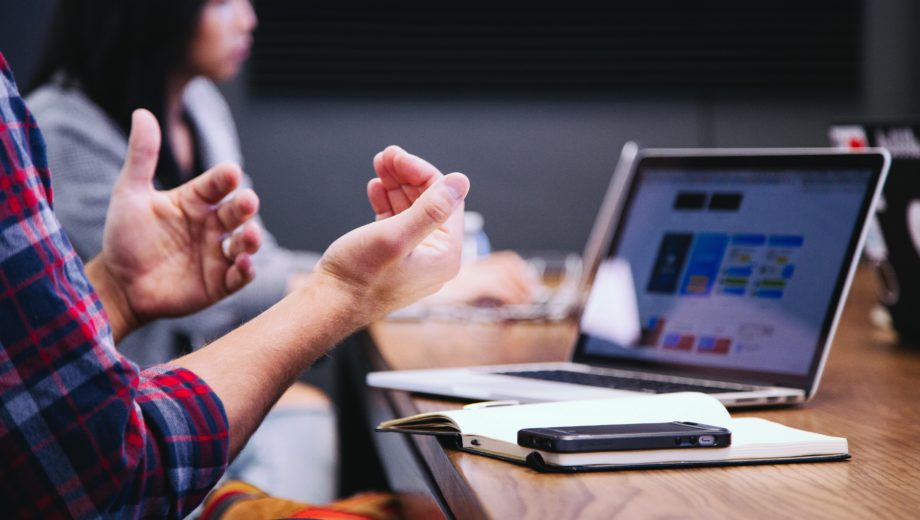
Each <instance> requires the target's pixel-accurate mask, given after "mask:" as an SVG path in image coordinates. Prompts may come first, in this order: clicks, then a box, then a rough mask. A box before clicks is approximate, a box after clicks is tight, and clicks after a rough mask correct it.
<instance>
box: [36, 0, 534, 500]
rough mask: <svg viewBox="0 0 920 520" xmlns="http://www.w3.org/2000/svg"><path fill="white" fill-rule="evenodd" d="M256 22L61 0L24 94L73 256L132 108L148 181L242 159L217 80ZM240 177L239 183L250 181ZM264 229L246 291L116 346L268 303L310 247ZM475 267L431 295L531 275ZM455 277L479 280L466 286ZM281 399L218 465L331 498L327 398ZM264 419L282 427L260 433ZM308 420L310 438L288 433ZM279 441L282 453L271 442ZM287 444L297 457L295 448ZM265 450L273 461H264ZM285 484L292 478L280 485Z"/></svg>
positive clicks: (221, 322)
mask: <svg viewBox="0 0 920 520" xmlns="http://www.w3.org/2000/svg"><path fill="white" fill-rule="evenodd" d="M256 23H257V20H256V16H255V13H254V11H253V9H252V5H251V4H250V2H249V0H63V1H61V2H59V4H58V6H57V10H56V13H55V16H54V19H53V21H52V27H51V29H50V30H49V32H48V34H49V35H50V39H49V41H48V42H47V44H46V48H45V53H44V56H43V58H42V60H41V61H40V63H39V67H38V72H37V74H36V77H35V78H34V80H33V81H32V83H31V85H30V90H31V91H32V93H31V95H30V96H29V98H28V103H29V105H30V106H31V107H32V111H33V113H34V114H35V117H36V119H38V121H39V124H40V125H41V128H42V131H43V133H44V136H45V140H46V141H47V142H48V151H49V163H50V166H51V168H52V169H53V171H54V172H55V179H54V190H55V210H56V212H57V214H58V217H59V219H60V220H61V222H62V225H63V226H64V228H65V230H66V231H67V233H68V235H69V236H70V238H71V240H72V241H73V242H74V247H75V248H76V250H77V252H78V253H79V254H80V255H81V256H82V257H83V258H91V257H93V256H95V255H96V254H97V253H98V252H99V250H100V249H101V243H102V230H103V225H104V222H105V215H106V209H107V207H108V204H109V194H110V192H111V188H112V185H113V184H114V182H115V179H116V178H117V176H118V174H119V171H120V166H121V164H122V161H123V159H124V154H125V151H126V149H127V137H126V136H127V132H128V129H129V125H130V114H131V113H132V111H133V110H134V109H135V108H139V107H144V108H147V109H149V110H150V111H151V112H153V114H154V115H155V116H156V117H157V119H158V120H159V121H160V122H161V128H162V134H163V135H162V146H161V147H160V150H159V155H160V157H159V162H158V166H157V170H156V173H155V179H156V183H157V184H158V187H160V188H171V187H174V186H176V185H178V184H181V183H183V182H185V181H187V180H188V179H190V178H191V177H193V176H194V175H195V174H197V173H198V172H201V171H204V170H205V169H207V168H209V167H211V166H213V165H215V164H217V163H219V162H224V161H233V162H237V163H239V164H243V161H242V157H241V153H240V147H239V143H238V139H237V135H236V130H235V125H234V123H233V120H232V117H231V115H230V111H229V109H228V107H227V105H226V103H225V101H224V99H223V98H222V96H221V95H220V93H219V92H218V90H217V88H216V87H215V84H214V83H215V82H221V81H226V80H228V79H230V78H232V77H233V76H235V75H236V74H237V73H238V72H239V70H240V67H241V66H242V64H243V62H244V61H245V60H246V58H247V56H248V53H249V49H250V46H251V43H252V31H253V29H254V28H255V26H256ZM244 184H250V182H249V181H248V179H246V180H245V181H244ZM263 231H264V232H263V246H262V249H261V250H260V251H259V253H258V254H256V255H255V257H254V264H255V269H256V272H257V276H256V279H255V281H254V282H253V283H251V284H249V286H248V287H247V288H245V289H243V290H242V291H240V292H239V293H237V294H236V295H234V296H232V297H230V298H228V299H225V300H224V301H222V302H221V303H219V304H217V305H215V306H214V307H212V308H209V309H206V310H204V311H202V312H200V313H198V314H195V315H193V316H190V317H188V318H184V319H176V320H162V321H159V322H156V323H153V324H151V325H149V326H147V327H144V328H143V329H141V330H139V331H137V332H135V333H134V334H132V335H131V336H129V337H128V338H126V339H125V340H124V341H122V342H121V344H120V345H119V349H121V350H122V351H123V352H124V353H125V354H126V355H128V356H129V357H131V358H132V359H134V360H135V361H136V362H138V363H140V364H141V365H151V364H155V363H159V362H163V361H167V360H169V359H171V358H173V357H176V356H177V355H179V354H182V353H184V351H187V350H189V349H191V348H193V347H197V346H200V345H202V344H203V343H204V342H206V341H208V340H209V339H212V338H216V337H218V336H220V335H222V334H224V333H225V332H227V331H228V330H231V329H232V328H234V327H235V326H237V325H238V324H240V323H242V322H243V321H246V320H248V319H249V318H251V317H253V316H255V315H256V314H258V313H259V312H261V311H262V310H264V309H266V308H267V307H269V306H270V305H271V304H273V303H274V302H275V301H277V300H278V299H279V298H280V297H281V296H283V294H284V293H285V291H286V290H288V289H289V288H290V287H292V286H293V285H296V283H297V280H298V275H299V273H303V272H305V271H309V270H310V268H311V267H312V265H313V264H314V262H315V261H316V260H317V258H318V255H316V254H313V253H306V252H300V251H291V250H288V249H284V248H282V247H280V246H279V245H278V244H277V242H276V241H275V240H274V238H273V237H272V235H271V234H270V233H268V232H267V230H263ZM473 266H474V267H472V268H469V269H465V270H464V271H465V272H464V273H463V274H462V275H461V277H458V280H456V281H455V282H453V283H451V284H448V286H445V289H444V291H443V292H442V293H441V294H440V295H436V299H435V300H434V301H439V302H445V301H451V302H459V301H474V300H477V299H487V300H497V301H499V302H504V303H519V302H524V301H527V300H529V299H530V298H531V294H532V292H531V291H532V283H531V279H530V278H529V277H528V271H527V269H526V268H524V266H523V262H522V261H521V259H520V258H519V257H517V256H516V255H510V254H503V255H498V256H496V257H494V258H492V259H490V261H489V262H483V263H481V264H478V265H477V264H473ZM463 277H465V278H466V279H467V280H473V281H474V282H482V281H483V280H489V281H488V282H487V283H467V282H464V281H463V279H462V278H463ZM492 280H497V281H494V282H493V281H492ZM278 406H279V408H282V409H281V410H276V411H275V412H273V413H272V414H270V415H269V418H268V419H267V420H266V421H265V425H264V426H263V429H260V433H264V435H262V436H260V433H257V434H256V436H254V437H253V440H252V441H251V442H250V446H248V447H247V451H244V452H243V453H242V454H241V455H240V457H239V458H238V459H237V461H236V462H235V463H234V465H233V466H231V468H230V469H229V470H228V474H229V475H230V476H232V477H234V478H240V479H242V480H247V481H249V482H251V483H254V484H256V485H258V486H260V487H262V488H263V489H265V490H267V491H269V492H271V493H273V494H276V495H281V496H289V497H291V498H297V499H301V500H306V501H313V502H325V501H328V500H329V499H331V498H333V496H332V494H334V482H335V479H334V478H330V477H331V476H332V475H334V474H335V466H336V464H335V460H334V456H332V455H333V454H335V452H336V449H335V442H336V437H335V435H334V416H333V413H332V410H331V407H330V405H329V403H328V401H327V400H326V399H325V398H324V396H322V394H321V393H319V392H318V391H315V390H309V389H300V390H299V391H293V392H291V393H289V395H287V396H285V397H284V398H282V401H281V402H279V405H278ZM273 424H276V425H277V429H278V430H279V432H280V433H277V434H269V433H268V431H269V430H271V429H272V425H273ZM305 428H306V429H309V431H310V433H309V435H310V436H311V442H309V443H305V442H298V440H302V436H303V431H304V429H305ZM273 435H278V436H283V435H288V436H289V437H291V440H290V441H289V442H285V441H282V440H279V439H280V437H274V436H273ZM279 445H283V446H285V447H284V449H283V450H278V449H275V447H276V446H279ZM294 449H300V450H305V453H302V454H299V455H298V454H296V453H292V450H294ZM273 458H275V459H278V461H277V463H276V464H274V465H272V464H268V465H266V463H265V461H267V460H268V461H270V460H272V459H273ZM304 458H307V459H309V460H310V462H309V463H305V462H303V460H304ZM285 465H286V466H287V467H288V468H289V470H290V471H291V472H292V473H294V474H296V475H298V477H297V478H287V477H285V476H284V475H285V472H284V470H283V469H279V466H285ZM247 468H249V469H248V470H247ZM247 471H248V473H247ZM313 474H315V478H313V479H312V482H311V479H310V478H309V476H310V475H313ZM292 480H293V481H294V482H293V483H302V484H303V486H302V487H301V488H299V489H290V488H288V487H285V486H287V485H289V484H292V482H291V481H292Z"/></svg>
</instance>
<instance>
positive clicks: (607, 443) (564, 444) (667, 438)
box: [518, 422, 732, 453]
mask: <svg viewBox="0 0 920 520" xmlns="http://www.w3.org/2000/svg"><path fill="white" fill-rule="evenodd" d="M731 442H732V433H731V432H730V431H729V430H727V429H725V428H722V427H721V426H710V425H708V424H699V423H695V422H667V423H639V424H603V425H599V426H556V427H552V428H524V429H523V430H519V431H518V444H519V445H521V446H524V447H525V448H536V449H538V450H544V451H554V452H559V453H574V452H580V451H619V450H654V449H662V448H723V447H725V446H729V445H730V444H731Z"/></svg>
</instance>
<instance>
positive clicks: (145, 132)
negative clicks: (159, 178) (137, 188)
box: [119, 109, 160, 185]
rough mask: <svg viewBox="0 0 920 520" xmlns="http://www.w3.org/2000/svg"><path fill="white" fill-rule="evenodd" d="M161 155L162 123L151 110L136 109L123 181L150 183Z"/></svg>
mask: <svg viewBox="0 0 920 520" xmlns="http://www.w3.org/2000/svg"><path fill="white" fill-rule="evenodd" d="M159 156H160V125H159V124H158V123H157V119H156V118H155V117H154V116H153V114H151V113H150V112H149V111H147V110H144V109H138V110H135V111H134V113H133V114H131V135H130V136H129V137H128V154H127V156H126V157H125V164H124V166H122V169H121V179H119V180H120V181H121V182H128V183H131V184H136V183H142V184H143V185H150V184H151V183H152V182H153V174H154V172H156V169H157V159H158V158H159Z"/></svg>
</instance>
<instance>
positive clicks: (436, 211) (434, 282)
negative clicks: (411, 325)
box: [314, 146, 469, 324]
mask: <svg viewBox="0 0 920 520" xmlns="http://www.w3.org/2000/svg"><path fill="white" fill-rule="evenodd" d="M374 167H375V169H376V171H377V175H378V178H377V179H374V180H372V181H371V182H370V183H369V184H368V199H369V200H370V203H371V207H372V208H373V209H374V212H375V213H376V215H377V222H374V223H372V224H368V225H366V226H363V227H360V228H358V229H355V230H353V231H351V232H350V233H347V234H346V235H344V236H342V237H341V238H339V239H338V240H336V241H335V242H333V244H332V245H331V246H329V249H327V250H326V253H325V254H324V255H323V258H322V259H321V260H320V262H319V264H318V265H317V267H316V269H315V271H314V273H315V274H316V275H318V276H320V277H323V278H326V279H327V281H329V280H331V281H333V282H334V283H335V284H336V285H338V286H339V288H341V289H344V290H345V292H346V293H347V294H350V295H351V297H352V299H353V300H354V302H355V309H356V311H360V312H359V313H358V314H359V316H356V317H355V318H356V319H357V320H358V321H363V322H364V323H363V324H366V323H367V322H369V321H371V320H373V319H376V318H379V317H382V316H383V315H385V314H386V313H388V312H390V311H392V310H395V309H397V308H400V307H403V306H405V305H408V304H410V303H412V302H413V301H415V300H418V299H419V298H422V297H424V296H427V295H429V294H432V293H433V292H435V291H437V290H438V289H439V288H440V287H441V286H442V285H443V284H444V282H446V281H447V280H450V279H451V278H453V277H454V276H455V275H456V274H457V271H458V269H459V268H460V249H461V247H462V241H463V199H464V197H466V194H467V192H468V191H469V180H468V179H467V178H466V176H464V175H463V174H460V173H452V174H450V175H447V176H444V175H442V174H441V172H439V171H438V170H437V168H435V167H434V166H432V165H431V164H429V163H427V162H425V161H423V160H422V159H420V158H418V157H416V156H414V155H411V154H409V153H407V152H405V151H404V150H402V149H401V148H398V147H395V146H391V147H389V148H387V149H386V150H384V151H383V152H381V153H380V154H378V155H377V157H376V158H375V159H374Z"/></svg>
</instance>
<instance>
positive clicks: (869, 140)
mask: <svg viewBox="0 0 920 520" xmlns="http://www.w3.org/2000/svg"><path fill="white" fill-rule="evenodd" d="M828 135H829V137H830V141H831V144H832V145H833V146H836V147H839V148H845V149H854V150H859V149H862V148H866V147H870V146H879V147H883V148H885V149H886V150H888V152H889V153H891V168H890V171H889V173H888V180H887V182H885V189H884V192H883V193H882V198H881V199H880V200H879V204H878V213H877V214H876V215H875V217H874V218H873V219H872V221H870V223H869V226H870V227H869V232H868V234H867V236H866V249H865V254H866V257H867V258H868V259H869V260H870V261H871V262H872V264H873V265H874V267H875V269H876V273H877V274H878V280H879V282H880V284H881V286H880V288H879V289H880V290H879V299H880V301H881V303H882V304H883V305H885V307H886V308H887V309H888V314H889V316H890V319H891V324H892V325H893V326H894V328H895V330H897V332H898V335H899V336H900V340H901V342H902V343H911V344H914V345H920V321H918V320H917V315H918V312H920V291H918V290H917V289H918V288H920V118H914V119H912V120H908V119H899V120H882V119H879V120H855V121H854V120H851V121H841V122H837V123H835V124H833V125H831V127H830V129H829V131H828Z"/></svg>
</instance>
